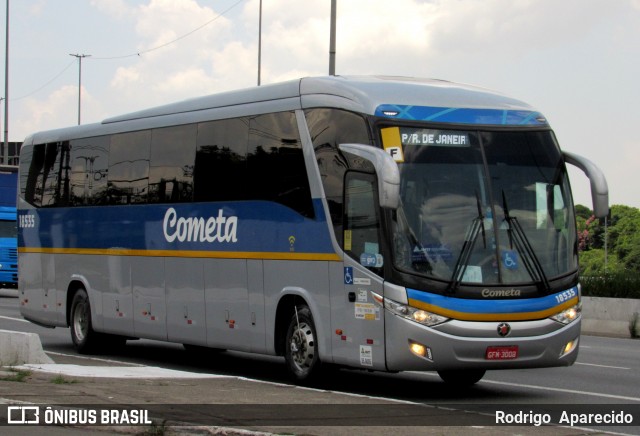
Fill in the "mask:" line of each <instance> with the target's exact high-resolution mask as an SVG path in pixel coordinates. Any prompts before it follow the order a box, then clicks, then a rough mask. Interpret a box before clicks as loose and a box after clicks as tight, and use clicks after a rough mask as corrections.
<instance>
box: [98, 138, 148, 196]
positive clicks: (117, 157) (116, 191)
mask: <svg viewBox="0 0 640 436" xmlns="http://www.w3.org/2000/svg"><path fill="white" fill-rule="evenodd" d="M150 142H151V131H150V130H143V131H140V132H131V133H122V134H118V135H113V136H112V137H111V150H110V153H109V176H108V195H109V203H110V204H133V203H145V202H146V201H147V197H148V187H149V144H150Z"/></svg>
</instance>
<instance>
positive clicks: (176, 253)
mask: <svg viewBox="0 0 640 436" xmlns="http://www.w3.org/2000/svg"><path fill="white" fill-rule="evenodd" d="M18 252H20V253H23V254H26V253H35V254H37V253H40V254H81V255H89V256H92V255H93V256H141V257H188V258H189V257H190V258H213V259H264V260H322V261H333V262H338V261H341V260H342V259H341V258H340V256H338V255H337V254H335V253H295V252H289V253H287V252H281V253H278V252H241V251H195V250H193V251H191V250H129V249H125V248H106V249H99V248H34V247H20V248H19V249H18Z"/></svg>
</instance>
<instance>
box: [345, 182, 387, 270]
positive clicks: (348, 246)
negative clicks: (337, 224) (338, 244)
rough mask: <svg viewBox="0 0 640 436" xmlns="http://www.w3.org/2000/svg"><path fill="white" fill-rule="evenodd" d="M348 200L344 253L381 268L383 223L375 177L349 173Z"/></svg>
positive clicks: (371, 266) (346, 197) (346, 185)
mask: <svg viewBox="0 0 640 436" xmlns="http://www.w3.org/2000/svg"><path fill="white" fill-rule="evenodd" d="M344 198H345V219H344V223H345V227H344V243H343V246H344V251H345V252H346V253H347V254H349V255H350V256H351V257H353V258H354V259H356V260H357V261H358V262H360V263H361V264H362V265H363V266H366V267H369V268H372V269H374V270H375V269H377V268H380V267H381V266H382V265H381V257H380V238H379V234H380V220H379V218H378V212H377V211H378V206H377V192H376V178H375V176H373V175H371V174H365V173H359V172H355V171H350V172H348V173H347V176H346V179H345V191H344Z"/></svg>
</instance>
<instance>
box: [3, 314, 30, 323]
mask: <svg viewBox="0 0 640 436" xmlns="http://www.w3.org/2000/svg"><path fill="white" fill-rule="evenodd" d="M0 318H2V319H8V320H11V321H20V322H31V321H27V320H26V319H22V318H13V317H11V316H2V315H0Z"/></svg>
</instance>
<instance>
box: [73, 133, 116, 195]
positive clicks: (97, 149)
mask: <svg viewBox="0 0 640 436" xmlns="http://www.w3.org/2000/svg"><path fill="white" fill-rule="evenodd" d="M69 165H70V171H71V175H70V185H71V189H70V194H69V205H72V206H85V205H86V206H88V205H94V204H104V203H106V202H107V174H108V169H109V137H108V136H98V137H94V138H84V139H76V140H72V141H71V159H70V161H69Z"/></svg>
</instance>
